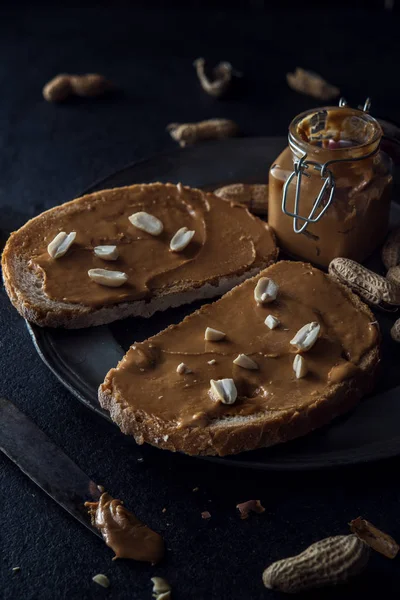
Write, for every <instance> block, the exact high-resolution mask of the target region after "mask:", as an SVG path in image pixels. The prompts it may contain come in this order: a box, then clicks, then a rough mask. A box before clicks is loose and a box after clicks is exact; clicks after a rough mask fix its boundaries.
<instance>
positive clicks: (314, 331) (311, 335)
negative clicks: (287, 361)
mask: <svg viewBox="0 0 400 600" xmlns="http://www.w3.org/2000/svg"><path fill="white" fill-rule="evenodd" d="M320 329H321V326H320V324H319V323H317V322H316V321H313V322H312V323H307V325H304V326H303V327H302V328H301V329H299V331H298V332H297V333H296V335H295V336H294V338H293V339H292V340H290V343H291V344H292V346H296V348H297V350H298V351H299V352H307V351H308V350H310V349H311V348H312V347H313V346H314V344H315V342H316V341H317V339H318V336H319V332H320Z"/></svg>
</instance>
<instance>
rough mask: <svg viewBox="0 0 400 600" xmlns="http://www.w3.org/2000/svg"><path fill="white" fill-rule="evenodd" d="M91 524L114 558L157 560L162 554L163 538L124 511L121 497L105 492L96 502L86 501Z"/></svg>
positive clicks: (154, 561)
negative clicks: (112, 551) (116, 497)
mask: <svg viewBox="0 0 400 600" xmlns="http://www.w3.org/2000/svg"><path fill="white" fill-rule="evenodd" d="M85 506H86V507H87V508H88V511H89V514H90V516H91V519H92V524H93V525H94V526H95V527H97V529H99V531H100V532H101V535H102V536H103V538H104V541H105V543H106V544H107V546H109V547H110V548H111V549H112V550H114V552H115V556H114V558H113V560H115V559H117V558H131V559H133V560H140V561H144V562H150V563H152V564H156V563H158V562H159V561H160V560H161V559H162V557H163V556H164V541H163V539H162V537H161V536H160V535H158V533H156V532H155V531H153V530H152V529H150V528H149V527H147V525H144V523H142V522H141V521H139V519H138V518H136V517H135V515H134V514H133V513H132V512H130V511H129V510H127V509H126V508H125V506H124V505H123V503H122V501H121V500H116V499H115V498H112V497H111V496H110V495H109V494H107V493H106V492H105V493H103V494H102V495H101V496H100V500H99V501H98V502H86V503H85Z"/></svg>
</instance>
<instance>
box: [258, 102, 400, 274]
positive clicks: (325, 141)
mask: <svg viewBox="0 0 400 600" xmlns="http://www.w3.org/2000/svg"><path fill="white" fill-rule="evenodd" d="M381 137H382V130H381V127H380V125H379V123H378V122H377V121H376V120H375V119H374V118H373V117H371V116H370V115H369V114H367V113H366V112H364V111H363V110H356V109H353V108H350V107H348V106H340V107H325V108H319V109H313V110H309V111H307V112H304V113H302V114H300V115H298V116H297V117H296V118H295V119H293V121H292V122H291V124H290V126H289V136H288V140H289V146H288V147H287V148H286V149H285V150H284V151H283V152H282V153H281V154H280V155H279V156H278V158H277V159H276V161H275V163H274V164H273V165H272V167H271V169H270V172H269V204H268V223H269V225H270V226H271V227H272V228H273V230H274V231H275V233H276V236H277V238H278V244H279V246H280V247H281V248H282V250H284V251H285V252H286V253H287V254H289V255H290V256H294V257H296V258H301V259H304V260H307V261H310V262H312V263H315V264H317V265H320V266H323V267H327V266H328V265H329V263H330V261H331V260H332V259H333V258H336V257H338V256H342V257H346V258H352V259H354V260H356V261H358V262H362V261H363V260H365V259H366V258H367V257H368V256H369V255H370V254H371V253H372V252H373V251H374V250H375V248H376V247H377V246H378V245H379V244H380V243H381V242H382V241H383V239H384V237H385V235H386V233H387V229H388V224H389V210H390V191H391V185H392V175H391V160H390V158H389V157H388V156H387V155H386V154H384V153H383V152H382V151H380V149H379V145H380V141H381Z"/></svg>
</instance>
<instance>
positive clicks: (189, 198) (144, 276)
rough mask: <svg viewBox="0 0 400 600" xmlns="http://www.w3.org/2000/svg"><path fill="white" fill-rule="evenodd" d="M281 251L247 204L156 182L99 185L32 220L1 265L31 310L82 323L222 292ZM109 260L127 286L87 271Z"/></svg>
mask: <svg viewBox="0 0 400 600" xmlns="http://www.w3.org/2000/svg"><path fill="white" fill-rule="evenodd" d="M179 231H181V232H182V231H183V234H182V233H181V234H180V235H179V236H178V237H179V239H178V241H177V245H176V244H175V242H176V240H175V242H174V250H175V251H173V252H171V249H170V244H171V240H172V239H173V238H174V236H176V233H177V232H179ZM60 232H71V233H70V234H69V236H67V235H66V234H65V233H64V235H61V234H60ZM243 232H246V235H245V236H243ZM75 233H76V237H75ZM56 236H60V237H58V238H57V237H56ZM55 238H56V239H55ZM61 238H62V239H61ZM72 238H74V239H72ZM189 238H190V239H189ZM53 242H54V243H53ZM70 242H71V243H70ZM72 242H73V243H72ZM189 242H190V243H189ZM52 244H53V245H52ZM65 244H67V245H68V248H67V250H68V251H66V252H65V253H63V256H62V257H61V258H57V257H56V255H55V254H54V257H55V258H57V260H54V258H51V256H50V255H49V253H48V251H47V248H48V246H49V245H50V250H51V252H53V250H54V253H56V252H57V251H58V252H60V249H61V251H62V252H63V250H64V249H65V248H64V246H65ZM183 249H184V252H181V250H183ZM277 255H278V250H277V247H276V243H275V237H274V235H273V233H272V232H271V230H270V229H269V227H268V225H267V224H266V223H264V222H263V221H261V220H260V219H258V218H257V217H255V216H254V215H252V214H250V213H249V212H248V210H247V209H246V208H245V207H242V206H238V205H231V204H229V203H228V202H225V201H224V200H222V199H220V198H217V197H216V196H214V195H213V194H207V193H204V192H202V191H200V190H196V189H191V188H188V187H184V186H179V187H178V186H176V185H172V184H161V183H153V184H143V185H132V186H129V187H122V188H115V189H111V190H102V191H100V192H95V193H93V194H89V195H87V196H83V197H82V198H78V199H76V200H73V201H72V202H68V203H66V204H63V205H61V206H57V207H56V208H52V209H51V210H48V211H47V212H45V213H43V214H41V215H39V216H38V217H36V218H34V219H32V220H31V221H28V223H26V225H24V226H23V227H21V229H19V230H18V231H16V232H14V233H13V234H12V235H11V236H10V238H9V240H8V242H7V244H6V246H5V249H4V252H3V257H2V267H3V279H4V285H5V288H6V291H7V293H8V295H9V297H10V300H11V302H12V303H13V304H14V306H15V307H16V308H17V310H18V311H19V312H20V313H21V315H22V316H23V317H25V318H26V319H28V320H29V321H32V322H34V323H36V324H37V325H40V326H49V327H67V328H79V327H90V326H93V325H101V324H104V323H110V322H112V321H115V320H117V319H123V318H125V317H128V316H142V317H150V316H151V315H152V314H154V313H155V312H156V311H160V310H166V309H167V308H170V307H172V306H179V305H182V304H187V303H189V302H193V301H195V300H201V299H205V298H212V297H214V296H218V295H221V294H223V293H225V292H226V291H228V290H230V289H231V288H232V287H233V286H235V285H237V284H238V283H241V282H242V281H244V280H245V279H247V278H249V277H251V276H253V275H255V274H256V273H258V272H259V271H260V270H261V269H264V268H265V267H266V266H268V265H270V264H272V263H273V262H275V260H276V259H277ZM57 256H61V254H60V253H59V254H58V255H57ZM105 260H113V261H114V262H113V270H114V271H119V272H121V273H125V275H126V277H127V280H126V282H124V284H123V285H121V286H120V287H110V286H108V285H94V284H93V281H92V280H91V279H90V277H89V276H88V272H89V271H91V272H92V271H93V270H96V269H104V261H105ZM114 265H115V266H114ZM95 273H96V271H95Z"/></svg>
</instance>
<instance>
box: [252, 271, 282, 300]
mask: <svg viewBox="0 0 400 600" xmlns="http://www.w3.org/2000/svg"><path fill="white" fill-rule="evenodd" d="M278 290H279V288H278V286H277V284H276V283H275V281H272V279H269V277H260V279H259V280H258V281H257V285H256V287H255V288H254V299H255V301H256V302H257V304H268V303H269V302H273V301H274V300H276V297H277V295H278Z"/></svg>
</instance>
